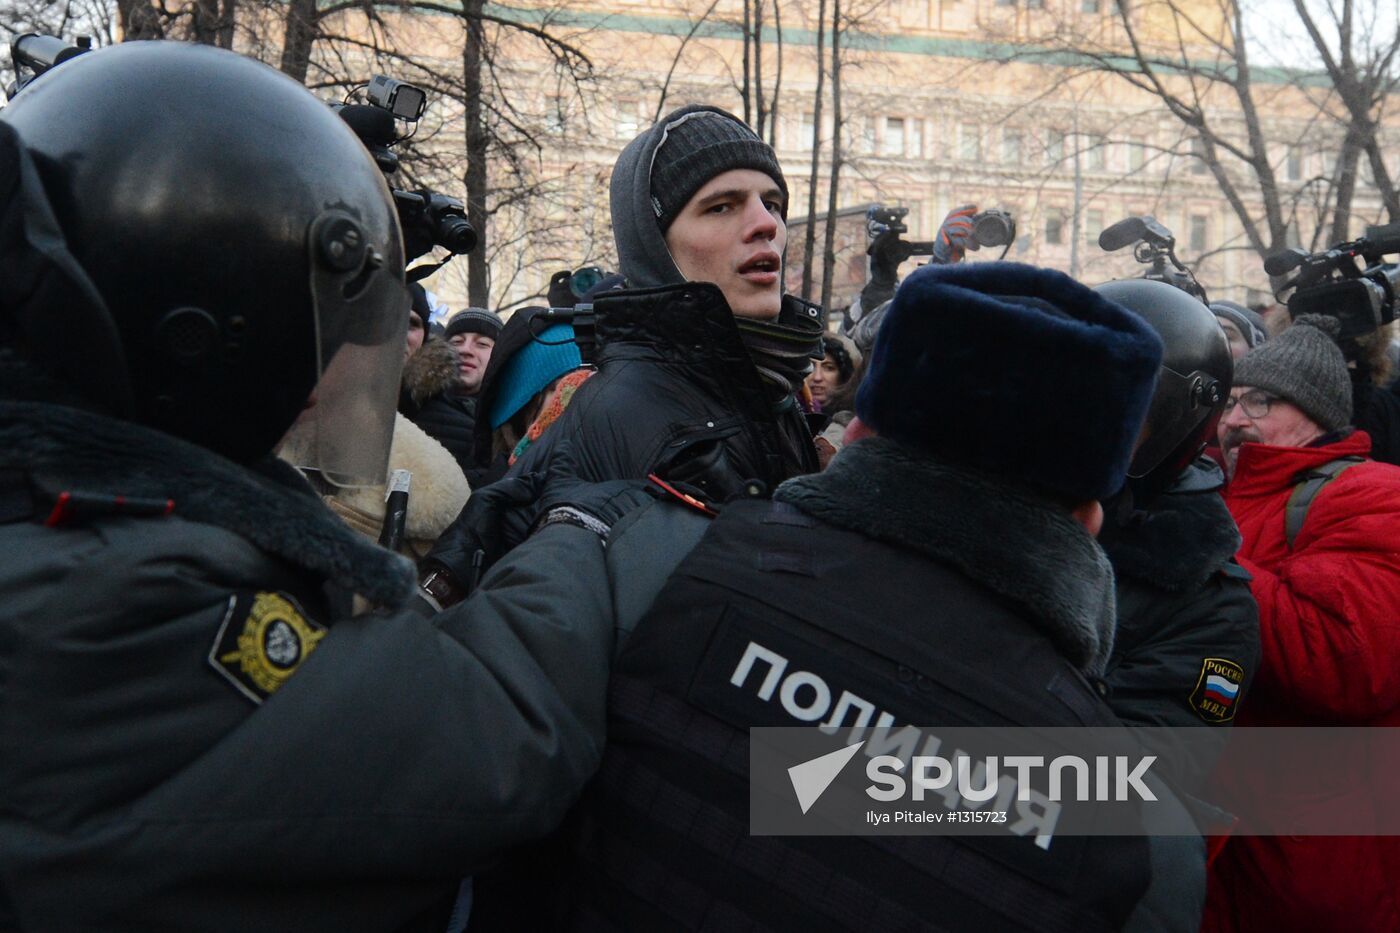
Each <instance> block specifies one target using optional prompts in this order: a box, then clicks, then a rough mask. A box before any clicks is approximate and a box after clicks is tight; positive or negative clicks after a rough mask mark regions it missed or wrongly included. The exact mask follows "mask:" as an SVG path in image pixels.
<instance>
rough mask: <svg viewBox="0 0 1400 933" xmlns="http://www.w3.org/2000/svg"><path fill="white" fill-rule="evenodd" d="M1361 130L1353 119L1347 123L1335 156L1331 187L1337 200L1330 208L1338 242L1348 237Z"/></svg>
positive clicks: (1360, 146) (1333, 229)
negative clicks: (1334, 190) (1335, 161)
mask: <svg viewBox="0 0 1400 933" xmlns="http://www.w3.org/2000/svg"><path fill="white" fill-rule="evenodd" d="M1361 137H1362V131H1361V129H1360V128H1359V127H1358V126H1357V125H1356V121H1355V120H1353V121H1351V123H1349V124H1348V125H1347V135H1346V137H1345V138H1344V139H1343V140H1342V151H1341V152H1340V153H1339V154H1338V156H1337V173H1336V175H1335V176H1334V177H1333V182H1332V184H1333V187H1334V188H1335V189H1336V192H1337V202H1336V204H1335V205H1334V206H1333V208H1332V240H1331V242H1333V243H1340V242H1342V241H1343V240H1347V239H1350V236H1349V231H1350V230H1351V202H1352V199H1353V198H1354V197H1355V196H1356V167H1357V163H1358V162H1359V161H1360V159H1361V148H1362V144H1363V140H1362V138H1361Z"/></svg>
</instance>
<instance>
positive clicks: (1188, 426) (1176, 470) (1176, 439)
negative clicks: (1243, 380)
mask: <svg viewBox="0 0 1400 933" xmlns="http://www.w3.org/2000/svg"><path fill="white" fill-rule="evenodd" d="M1094 291H1096V292H1098V293H1099V294H1100V295H1103V296H1104V297H1105V298H1107V299H1109V300H1110V301H1114V302H1117V303H1118V304H1120V305H1122V306H1123V307H1125V308H1127V309H1128V310H1129V311H1132V312H1134V313H1136V314H1137V315H1138V316H1139V317H1141V318H1142V319H1143V320H1145V321H1146V322H1147V323H1148V324H1150V325H1151V326H1152V329H1153V330H1155V331H1156V332H1157V336H1159V337H1161V338H1162V345H1163V347H1164V353H1163V355H1162V369H1161V371H1160V372H1159V374H1158V376H1157V390H1156V391H1155V392H1154V393H1153V395H1152V407H1151V408H1150V409H1149V410H1148V414H1147V422H1146V424H1145V425H1144V434H1143V439H1142V442H1141V444H1139V446H1138V449H1137V452H1136V453H1134V454H1133V462H1132V463H1131V464H1129V466H1128V476H1130V477H1131V478H1133V479H1137V480H1142V479H1146V480H1147V481H1148V485H1152V486H1159V487H1165V486H1167V485H1168V484H1170V483H1171V482H1172V481H1173V480H1175V479H1176V478H1177V476H1179V475H1180V474H1181V472H1182V470H1184V469H1186V467H1187V466H1188V465H1189V464H1190V463H1191V462H1192V461H1193V460H1195V459H1196V458H1197V457H1198V456H1200V454H1201V451H1202V450H1203V449H1204V448H1205V445H1206V440H1207V439H1208V438H1209V437H1210V436H1212V435H1213V434H1214V433H1215V426H1216V423H1217V422H1218V421H1219V420H1220V413H1221V412H1222V411H1223V410H1224V408H1225V399H1226V397H1227V396H1228V395H1229V394H1230V382H1231V379H1232V378H1233V376H1234V360H1232V359H1231V358H1230V345H1229V343H1227V342H1226V340H1225V333H1224V331H1222V330H1221V329H1220V325H1219V324H1218V323H1216V320H1215V315H1214V314H1212V313H1211V310H1210V309H1209V308H1207V307H1206V306H1205V305H1204V304H1202V303H1201V302H1200V301H1199V300H1197V299H1196V298H1194V297H1192V296H1191V295H1189V294H1187V293H1186V292H1184V291H1182V290H1181V289H1179V288H1174V287H1172V286H1171V285H1168V284H1166V283H1165V282H1155V281H1150V280H1148V279H1124V280H1121V281H1117V282H1107V283H1105V284H1103V285H1099V286H1098V287H1096V288H1095V289H1094Z"/></svg>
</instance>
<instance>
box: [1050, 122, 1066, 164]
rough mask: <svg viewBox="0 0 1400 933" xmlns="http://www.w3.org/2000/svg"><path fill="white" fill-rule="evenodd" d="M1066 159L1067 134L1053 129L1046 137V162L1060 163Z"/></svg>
mask: <svg viewBox="0 0 1400 933" xmlns="http://www.w3.org/2000/svg"><path fill="white" fill-rule="evenodd" d="M1064 159H1065V134H1064V133H1061V132H1060V131H1059V130H1051V131H1050V132H1049V133H1048V134H1046V137H1045V162H1046V164H1048V165H1059V164H1060V163H1061V162H1063V161H1064Z"/></svg>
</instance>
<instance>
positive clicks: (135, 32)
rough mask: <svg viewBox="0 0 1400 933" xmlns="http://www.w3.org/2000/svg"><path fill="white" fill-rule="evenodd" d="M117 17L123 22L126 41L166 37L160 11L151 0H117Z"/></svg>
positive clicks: (123, 36)
mask: <svg viewBox="0 0 1400 933" xmlns="http://www.w3.org/2000/svg"><path fill="white" fill-rule="evenodd" d="M117 19H118V21H119V22H120V23H121V27H122V40H123V41H124V42H134V41H136V40H138V39H163V38H165V27H164V26H163V25H162V23H161V19H160V12H159V11H157V10H156V8H155V7H154V6H152V5H151V4H150V2H149V0H117Z"/></svg>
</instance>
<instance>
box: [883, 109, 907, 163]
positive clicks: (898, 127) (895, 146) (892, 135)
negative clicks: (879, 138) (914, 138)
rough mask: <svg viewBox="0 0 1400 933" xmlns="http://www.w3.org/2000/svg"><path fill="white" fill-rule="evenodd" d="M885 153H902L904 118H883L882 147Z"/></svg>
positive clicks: (897, 154)
mask: <svg viewBox="0 0 1400 933" xmlns="http://www.w3.org/2000/svg"><path fill="white" fill-rule="evenodd" d="M883 151H884V153H885V155H890V156H902V155H904V118H903V117H886V118H885V144H884V147H883Z"/></svg>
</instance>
